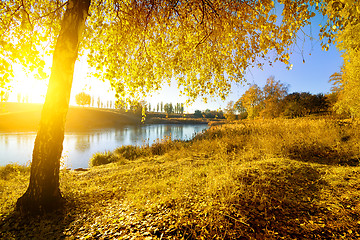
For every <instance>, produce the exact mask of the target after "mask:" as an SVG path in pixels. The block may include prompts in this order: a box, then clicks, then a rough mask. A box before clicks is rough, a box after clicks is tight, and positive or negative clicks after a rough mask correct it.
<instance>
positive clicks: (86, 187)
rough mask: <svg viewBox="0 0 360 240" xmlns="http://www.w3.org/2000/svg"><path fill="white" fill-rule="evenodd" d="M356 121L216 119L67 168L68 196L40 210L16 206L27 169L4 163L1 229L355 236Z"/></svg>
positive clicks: (38, 234) (120, 234) (359, 218)
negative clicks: (25, 213) (199, 128)
mask: <svg viewBox="0 0 360 240" xmlns="http://www.w3.org/2000/svg"><path fill="white" fill-rule="evenodd" d="M359 130H360V125H359V124H358V123H356V122H349V121H338V120H332V119H294V120H288V119H277V120H267V121H260V120H258V121H240V122H236V123H233V124H225V125H222V126H215V127H212V128H211V129H210V130H208V131H207V132H205V133H202V134H199V135H198V136H196V137H195V139H194V140H192V141H184V142H182V141H175V142H171V141H168V140H166V141H164V142H162V143H158V144H157V145H154V146H150V147H144V148H143V149H142V150H141V151H142V152H143V153H144V154H143V155H141V154H138V153H137V154H136V158H132V157H131V156H129V155H125V154H124V155H121V156H119V157H118V159H119V160H118V161H117V162H114V163H110V164H106V165H101V166H97V167H92V168H91V169H90V170H88V171H73V170H66V169H63V170H62V171H61V190H62V193H63V195H64V197H65V198H66V199H67V201H68V202H67V205H66V207H65V209H63V210H62V211H59V212H57V213H54V214H49V215H47V216H41V217H21V216H19V215H18V213H16V212H14V211H13V209H14V204H15V202H16V199H17V198H18V197H19V196H21V194H22V193H23V192H24V191H25V190H26V185H27V181H28V178H29V169H28V168H25V167H21V166H17V165H9V166H6V167H3V168H1V169H0V192H1V195H0V238H2V239H30V238H31V239H46V238H48V239H56V238H57V239H359V238H360V215H359V213H360V167H359V157H360V153H359V152H360V151H359V149H360V142H359V140H360V136H359V134H358V133H359ZM149 153H151V154H149ZM114 154H120V151H117V152H116V151H115V152H114ZM122 154H123V153H122ZM125 156H126V157H125Z"/></svg>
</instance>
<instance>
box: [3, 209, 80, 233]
mask: <svg viewBox="0 0 360 240" xmlns="http://www.w3.org/2000/svg"><path fill="white" fill-rule="evenodd" d="M76 212H77V211H76V208H75V207H74V204H73V203H72V202H70V203H69V202H68V203H67V204H66V206H65V208H64V209H62V210H58V211H56V212H54V213H51V214H46V215H42V216H21V215H20V214H19V212H16V211H14V212H12V213H10V214H9V215H8V216H7V217H5V219H3V221H1V222H0V239H65V238H66V237H69V236H67V229H68V228H69V227H70V225H71V223H72V222H73V221H74V219H75V215H76V214H77V213H76ZM69 233H70V232H69Z"/></svg>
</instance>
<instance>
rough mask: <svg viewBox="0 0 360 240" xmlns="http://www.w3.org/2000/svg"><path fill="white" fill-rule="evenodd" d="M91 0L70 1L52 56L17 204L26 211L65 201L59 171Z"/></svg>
mask: <svg viewBox="0 0 360 240" xmlns="http://www.w3.org/2000/svg"><path fill="white" fill-rule="evenodd" d="M90 1H91V0H69V1H68V4H67V8H66V11H65V14H64V16H63V19H62V23H61V30H60V34H59V36H58V39H57V42H56V46H55V51H54V55H53V65H52V68H51V76H50V80H49V86H48V90H47V94H46V99H45V103H44V107H43V110H42V113H41V120H40V126H39V130H38V133H37V136H36V139H35V145H34V151H33V156H32V163H31V173H30V183H29V186H28V189H27V191H26V192H25V194H24V195H23V196H22V197H20V198H19V199H18V201H17V203H16V209H17V210H19V211H20V212H21V213H23V214H28V213H30V214H43V213H47V212H51V211H53V210H56V209H59V208H61V207H62V206H63V203H64V202H65V200H64V198H63V197H62V195H61V192H60V188H59V185H60V182H59V170H60V158H61V153H62V149H63V140H64V129H65V120H66V114H67V112H68V109H69V99H70V93H71V85H72V81H73V74H74V66H75V61H76V59H77V55H78V48H79V42H80V40H81V35H82V32H83V31H84V27H85V21H86V17H87V15H88V10H89V6H90Z"/></svg>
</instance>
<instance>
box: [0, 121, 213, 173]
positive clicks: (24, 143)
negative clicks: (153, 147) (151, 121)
mask: <svg viewBox="0 0 360 240" xmlns="http://www.w3.org/2000/svg"><path fill="white" fill-rule="evenodd" d="M207 127H208V126H207V125H164V124H158V125H143V126H126V127H123V128H117V129H115V128H112V129H100V130H95V131H88V132H71V133H66V134H65V139H64V150H63V160H64V161H65V165H66V166H67V167H70V168H80V167H82V168H86V167H88V162H89V159H90V158H91V156H92V155H93V154H94V153H96V152H104V151H112V150H114V149H115V148H117V147H119V146H122V145H143V144H152V143H154V142H155V141H156V140H158V139H163V138H164V137H165V136H171V138H172V139H182V140H185V139H190V138H192V137H193V135H194V134H195V133H197V132H201V131H202V130H204V129H206V128H207ZM35 137H36V133H35V132H17V133H14V132H11V133H8V132H0V166H3V165H6V164H8V163H11V162H17V163H20V164H26V163H28V162H29V161H30V160H31V155H32V150H33V146H34V141H35Z"/></svg>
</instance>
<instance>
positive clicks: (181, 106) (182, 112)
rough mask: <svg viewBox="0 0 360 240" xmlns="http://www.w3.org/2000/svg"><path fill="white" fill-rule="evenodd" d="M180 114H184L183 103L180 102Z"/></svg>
mask: <svg viewBox="0 0 360 240" xmlns="http://www.w3.org/2000/svg"><path fill="white" fill-rule="evenodd" d="M180 114H184V104H183V103H181V104H180Z"/></svg>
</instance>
